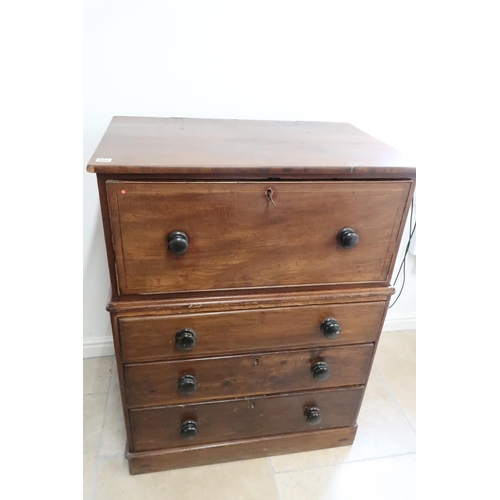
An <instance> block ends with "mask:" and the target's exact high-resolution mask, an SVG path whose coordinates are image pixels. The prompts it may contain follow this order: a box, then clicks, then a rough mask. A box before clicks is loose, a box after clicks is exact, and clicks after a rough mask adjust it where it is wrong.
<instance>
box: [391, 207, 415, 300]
mask: <svg viewBox="0 0 500 500" xmlns="http://www.w3.org/2000/svg"><path fill="white" fill-rule="evenodd" d="M412 224H413V200H412V201H411V209H410V235H409V237H408V243H407V244H406V248H405V253H404V256H403V262H401V264H400V266H399V270H398V274H397V275H396V279H395V280H394V283H393V285H392V286H396V283H397V282H398V278H399V274H400V273H401V269H403V284H402V286H401V290H400V291H399V293H398V296H397V297H396V299H395V300H394V302H393V303H392V304H391V305H390V306H389V309H390V308H391V307H392V306H393V305H394V304H395V303H396V302H397V301H398V299H399V297H401V294H402V293H403V289H404V287H405V283H406V256H407V255H408V250H409V249H410V243H411V239H412V237H413V234H414V233H415V229H417V223H416V222H415V225H414V226H413V228H412Z"/></svg>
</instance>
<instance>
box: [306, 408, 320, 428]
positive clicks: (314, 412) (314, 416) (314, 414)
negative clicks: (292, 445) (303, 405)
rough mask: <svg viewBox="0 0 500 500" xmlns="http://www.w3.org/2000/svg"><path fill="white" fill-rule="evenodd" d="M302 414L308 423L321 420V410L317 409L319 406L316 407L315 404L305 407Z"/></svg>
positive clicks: (315, 422)
mask: <svg viewBox="0 0 500 500" xmlns="http://www.w3.org/2000/svg"><path fill="white" fill-rule="evenodd" d="M304 416H305V417H306V421H307V423H308V424H311V425H316V424H319V423H320V422H321V412H320V411H319V408H316V407H315V406H313V407H312V408H307V409H306V411H305V412H304Z"/></svg>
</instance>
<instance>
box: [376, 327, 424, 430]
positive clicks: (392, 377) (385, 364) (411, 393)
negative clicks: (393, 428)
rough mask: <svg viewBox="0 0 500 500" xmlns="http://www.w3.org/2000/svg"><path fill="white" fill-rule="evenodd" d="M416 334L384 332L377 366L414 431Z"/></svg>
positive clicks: (409, 331) (378, 350) (378, 351)
mask: <svg viewBox="0 0 500 500" xmlns="http://www.w3.org/2000/svg"><path fill="white" fill-rule="evenodd" d="M415 344H416V332H415V330H406V331H401V332H383V333H382V336H381V337H380V343H379V346H378V349H377V354H376V355H375V366H376V367H377V368H378V370H379V372H380V374H381V375H382V377H383V379H384V380H385V381H386V382H387V384H388V385H389V388H390V390H391V392H392V393H393V394H394V396H395V398H396V400H397V401H398V403H399V405H400V406H401V408H402V409H403V411H404V413H405V415H406V416H407V418H408V420H409V421H410V423H411V425H412V426H413V428H414V429H416V428H417V422H416V377H415V372H416V346H415Z"/></svg>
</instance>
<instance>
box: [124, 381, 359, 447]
mask: <svg viewBox="0 0 500 500" xmlns="http://www.w3.org/2000/svg"><path fill="white" fill-rule="evenodd" d="M363 391H364V388H363V387H354V388H350V389H336V390H332V391H316V392H311V393H296V394H286V395H279V396H269V397H265V398H251V397H247V398H244V399H238V400H232V401H221V402H218V403H204V404H193V405H178V406H170V407H164V408H151V409H140V410H130V421H131V426H132V439H133V451H146V450H156V449H161V448H164V447H180V446H189V445H194V444H197V445H199V444H207V443H215V442H217V441H229V440H232V439H244V438H251V437H256V436H261V437H262V436H272V435H275V434H285V433H293V432H306V431H314V430H320V429H329V428H334V427H346V426H351V425H354V424H355V422H356V417H357V415H358V411H359V407H360V405H361V398H362V395H363ZM309 407H317V408H319V409H320V411H321V415H322V420H321V422H320V423H319V424H317V425H311V424H309V423H307V421H306V419H305V417H304V410H305V409H306V408H309ZM186 420H191V421H196V422H197V425H198V429H199V432H198V436H196V437H195V438H192V439H183V438H182V437H181V436H180V426H181V423H182V422H184V421H186Z"/></svg>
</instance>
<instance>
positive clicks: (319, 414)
mask: <svg viewBox="0 0 500 500" xmlns="http://www.w3.org/2000/svg"><path fill="white" fill-rule="evenodd" d="M87 170H88V171H89V172H95V173H96V174H97V182H98V188H99V195H100V202H101V210H102V220H103V225H104V232H105V240H106V248H107V257H108V262H109V273H110V278H111V295H110V300H109V303H108V310H109V312H110V314H111V321H112V327H113V336H114V345H115V351H116V361H117V366H118V374H119V380H120V388H121V397H122V402H123V412H124V418H125V423H126V429H127V441H128V443H127V450H126V456H127V458H128V460H129V467H130V472H131V473H132V474H138V473H144V472H153V471H159V470H165V469H172V468H180V467H189V466H193V465H201V464H207V463H215V462H223V461H229V460H240V459H246V458H253V457H260V456H270V455H275V454H281V453H293V452H297V451H305V450H312V449H318V448H328V447H334V446H344V445H349V444H351V443H352V442H353V440H354V436H355V434H356V428H357V425H356V419H357V415H358V412H359V409H360V406H361V403H362V400H363V394H364V391H365V385H366V383H367V380H368V376H369V373H370V369H371V366H372V362H373V357H374V353H375V350H376V347H377V342H378V339H379V335H380V332H381V329H382V325H383V322H384V318H385V314H386V311H387V307H388V304H389V299H390V297H391V295H392V294H393V292H394V289H393V288H391V286H390V279H391V275H392V271H393V268H394V263H395V259H396V255H397V251H398V248H399V245H400V241H401V236H402V233H403V228H404V222H405V220H406V216H407V213H408V210H409V207H410V203H411V199H412V195H413V191H414V188H415V169H414V168H413V167H411V166H408V165H405V164H404V163H403V162H402V160H401V159H400V155H399V154H398V152H397V151H395V150H394V149H392V148H391V147H389V146H387V145H385V144H383V143H382V142H380V141H378V140H376V139H374V138H373V137H371V136H369V135H367V134H365V133H364V132H362V131H360V130H359V129H357V128H355V127H353V126H352V125H349V124H347V123H323V122H280V121H249V120H207V119H185V118H135V117H114V118H113V119H112V121H111V123H110V125H109V127H108V129H107V131H106V133H105V135H104V137H103V138H102V140H101V142H100V144H99V146H98V148H97V150H96V152H95V154H94V156H92V158H91V159H90V161H89V163H88V167H87Z"/></svg>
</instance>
